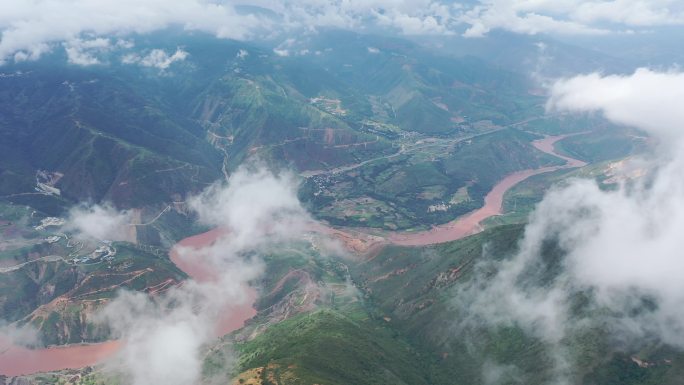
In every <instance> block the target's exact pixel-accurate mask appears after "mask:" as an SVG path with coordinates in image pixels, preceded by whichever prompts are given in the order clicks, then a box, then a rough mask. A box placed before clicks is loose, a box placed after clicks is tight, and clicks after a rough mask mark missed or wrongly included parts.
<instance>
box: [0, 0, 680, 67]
mask: <svg viewBox="0 0 684 385" xmlns="http://www.w3.org/2000/svg"><path fill="white" fill-rule="evenodd" d="M683 24H684V5H682V4H681V2H678V1H676V0H652V1H644V0H612V1H598V0H562V1H515V0H480V1H475V2H450V1H441V0H371V1H362V0H348V1H342V2H340V1H333V0H324V1H318V0H304V1H292V0H281V1H277V2H272V1H271V2H266V1H261V0H251V1H246V2H233V1H221V2H216V1H209V0H179V1H174V2H173V4H169V3H168V2H166V1H162V0H147V1H144V2H140V1H134V0H117V1H114V0H100V1H91V0H35V1H25V2H21V1H14V2H7V1H6V2H3V3H0V31H2V38H1V39H0V62H2V61H6V60H16V61H21V60H30V59H36V58H38V57H40V56H41V55H42V54H44V53H46V52H49V51H51V50H52V49H54V47H55V46H56V44H57V43H60V42H66V43H65V49H66V50H67V52H68V53H69V57H70V60H71V61H72V62H75V63H84V64H93V63H94V62H95V60H96V59H94V58H93V57H81V55H79V51H78V50H77V48H74V46H76V45H78V40H79V39H82V38H83V37H84V35H87V36H89V37H90V38H94V39H98V38H109V37H111V36H119V37H120V36H124V35H127V34H131V33H138V34H144V33H149V32H152V31H158V30H161V29H164V28H168V27H171V26H181V27H182V28H183V29H185V30H188V31H202V32H206V33H210V34H213V35H215V36H217V37H219V38H229V39H238V40H247V39H255V38H263V37H267V36H268V37H271V36H273V35H274V34H277V33H282V32H292V31H301V30H312V29H316V28H320V27H335V28H344V29H353V30H362V29H364V28H366V29H371V30H372V29H377V28H384V29H387V30H389V31H393V32H398V33H401V34H405V35H456V34H462V35H463V36H466V37H480V36H484V35H486V34H487V33H489V32H490V31H492V30H496V29H500V30H507V31H512V32H516V33H522V34H537V33H551V34H564V35H587V34H594V35H597V34H598V35H600V34H610V33H627V32H629V33H632V32H634V31H642V30H646V31H647V30H648V29H649V28H653V27H659V26H669V25H683Z"/></svg>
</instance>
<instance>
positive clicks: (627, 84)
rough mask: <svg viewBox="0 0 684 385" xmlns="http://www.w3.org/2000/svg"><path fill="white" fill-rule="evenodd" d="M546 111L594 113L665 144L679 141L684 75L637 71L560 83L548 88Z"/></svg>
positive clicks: (683, 119)
mask: <svg viewBox="0 0 684 385" xmlns="http://www.w3.org/2000/svg"><path fill="white" fill-rule="evenodd" d="M551 94H552V96H551V98H550V99H549V101H548V103H547V108H548V109H554V110H569V111H585V112H590V111H596V112H601V113H603V114H604V115H605V117H606V118H608V119H610V120H612V121H614V122H616V123H620V124H625V125H630V126H635V127H638V128H642V129H644V130H647V131H649V132H653V133H655V134H657V135H658V136H659V137H664V138H666V139H668V140H670V139H672V138H674V137H677V138H681V137H682V133H683V132H684V130H683V129H684V126H683V125H684V109H682V108H681V107H680V106H679V105H678V104H677V103H676V102H675V101H677V100H683V98H684V73H682V72H676V71H671V72H654V71H652V70H649V69H646V68H640V69H638V70H636V72H634V74H632V75H628V76H620V75H611V76H602V75H600V74H597V73H593V74H589V75H582V76H577V77H573V78H570V79H562V80H559V81H557V82H556V83H554V84H553V86H552V87H551Z"/></svg>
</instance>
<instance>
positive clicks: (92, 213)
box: [64, 204, 133, 241]
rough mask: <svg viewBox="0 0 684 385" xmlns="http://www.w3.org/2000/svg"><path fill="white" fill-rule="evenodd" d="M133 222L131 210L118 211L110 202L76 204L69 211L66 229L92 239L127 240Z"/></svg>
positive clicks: (81, 236)
mask: <svg viewBox="0 0 684 385" xmlns="http://www.w3.org/2000/svg"><path fill="white" fill-rule="evenodd" d="M131 223H133V217H132V213H131V212H130V211H118V210H116V209H115V208H114V207H112V206H111V205H108V204H104V205H93V206H85V205H82V206H76V207H74V208H73V209H71V211H69V216H68V218H67V221H66V223H65V225H64V229H65V230H66V231H69V232H72V233H74V235H75V236H77V237H80V238H83V239H90V240H98V241H103V240H110V241H126V240H129V238H130V226H131Z"/></svg>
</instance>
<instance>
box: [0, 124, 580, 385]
mask: <svg viewBox="0 0 684 385" xmlns="http://www.w3.org/2000/svg"><path fill="white" fill-rule="evenodd" d="M571 135H578V134H571ZM568 136H570V135H559V136H548V137H546V138H543V139H539V140H536V141H534V142H533V143H532V144H533V145H534V147H535V148H537V149H538V150H540V151H543V152H545V153H547V154H551V155H554V156H556V157H559V158H561V159H564V160H565V161H566V163H565V164H564V165H561V166H553V167H544V168H539V169H530V170H523V171H518V172H515V173H513V174H510V175H508V176H507V177H506V178H504V179H503V180H502V181H500V182H499V183H498V184H497V185H496V186H494V188H493V189H492V190H491V191H490V192H489V193H488V194H487V196H486V197H485V205H484V206H483V207H482V208H480V209H477V210H475V211H473V212H471V213H470V214H467V215H465V216H463V217H460V218H458V219H456V220H454V221H452V222H449V223H447V224H444V225H441V226H436V227H434V228H433V229H431V230H428V231H421V232H393V233H385V235H383V236H382V237H378V236H371V235H368V234H363V233H360V232H358V231H356V230H354V229H349V230H342V229H333V228H330V227H327V226H324V225H322V224H320V223H318V224H315V226H314V227H312V230H313V231H317V232H321V233H326V234H331V235H334V236H337V237H341V238H346V239H347V241H351V243H353V241H356V240H359V239H360V238H362V237H365V238H366V239H370V240H372V242H374V244H375V245H376V246H377V245H384V244H388V243H391V244H396V245H404V246H420V245H430V244H436V243H443V242H449V241H454V240H457V239H461V238H463V237H466V236H468V235H471V234H474V233H477V232H479V231H481V230H482V226H481V225H480V223H481V222H482V221H483V220H484V219H486V218H489V217H491V216H494V215H500V214H501V209H502V203H503V196H504V194H505V193H506V191H508V190H509V189H510V188H511V187H513V186H515V185H516V184H518V183H520V182H522V181H523V180H525V179H527V178H529V177H531V176H533V175H538V174H542V173H547V172H552V171H556V170H560V169H566V168H575V167H582V166H584V165H585V164H586V163H585V162H582V161H581V160H578V159H573V158H569V157H566V156H563V155H561V154H558V153H556V152H555V150H554V144H555V143H556V142H558V141H559V140H561V139H563V138H566V137H568ZM221 234H222V230H219V229H215V230H211V231H209V232H206V233H202V234H198V235H194V236H191V237H188V238H185V239H183V240H182V241H180V242H179V243H178V244H177V245H176V246H174V248H172V249H171V252H170V254H169V256H170V258H171V261H173V262H174V263H175V264H176V266H177V267H178V268H179V269H181V270H182V271H184V272H185V273H186V274H188V276H190V277H191V278H193V279H195V280H196V281H199V282H203V281H207V280H212V279H214V278H215V274H214V273H213V272H212V271H211V270H210V269H209V268H208V266H207V265H206V264H203V263H202V260H201V257H200V258H198V259H195V260H188V259H184V258H182V257H181V256H180V254H179V252H178V249H179V247H193V248H197V249H199V248H201V247H203V246H208V245H210V244H212V243H213V242H214V241H215V240H216V239H217V238H218V237H219V236H220V235H221ZM345 243H347V245H350V242H345ZM249 295H250V296H251V300H252V301H248V302H247V303H252V302H253V300H255V299H256V292H255V291H254V290H250V291H249ZM222 314H223V315H222V317H221V319H220V320H217V330H216V335H217V336H220V335H224V334H227V333H229V332H231V331H233V330H237V329H239V328H241V327H242V326H243V325H244V323H245V321H246V320H248V319H250V318H252V317H253V316H254V315H255V314H256V310H255V309H253V307H252V306H251V305H249V304H244V305H238V306H231V307H227V308H226V309H225V311H223V312H222ZM124 343H125V341H107V342H102V343H96V344H87V345H69V346H59V347H49V348H43V349H28V348H25V347H21V346H17V345H14V344H13V343H12V342H11V340H10V339H9V338H7V337H6V336H2V335H0V374H3V375H7V376H18V375H26V374H33V373H38V372H48V371H55V370H62V369H69V368H81V367H85V366H91V365H95V364H97V363H99V362H102V361H103V360H105V359H107V358H109V357H111V356H113V355H114V354H115V353H116V352H117V351H118V350H119V349H120V348H121V346H122V344H124Z"/></svg>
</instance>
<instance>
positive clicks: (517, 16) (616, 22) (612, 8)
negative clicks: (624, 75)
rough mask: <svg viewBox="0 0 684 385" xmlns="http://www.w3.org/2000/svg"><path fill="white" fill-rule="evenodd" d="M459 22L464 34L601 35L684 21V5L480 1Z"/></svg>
mask: <svg viewBox="0 0 684 385" xmlns="http://www.w3.org/2000/svg"><path fill="white" fill-rule="evenodd" d="M458 19H459V21H460V22H463V23H465V24H466V25H469V27H468V29H467V30H466V31H465V33H464V36H466V37H480V36H483V35H486V34H487V33H488V32H489V31H491V30H494V29H503V30H508V31H512V32H516V33H522V34H530V35H534V34H538V33H553V34H564V35H587V34H589V35H601V34H607V33H613V32H628V31H631V29H632V28H642V27H657V26H664V25H682V24H684V6H683V5H682V4H681V2H678V1H676V0H648V1H645V0H612V1H598V0H555V1H554V0H535V1H524V0H518V1H516V0H482V1H480V2H479V4H477V5H475V6H473V7H471V8H469V9H466V10H464V11H463V13H462V14H461V15H460V16H459V18H458Z"/></svg>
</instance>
